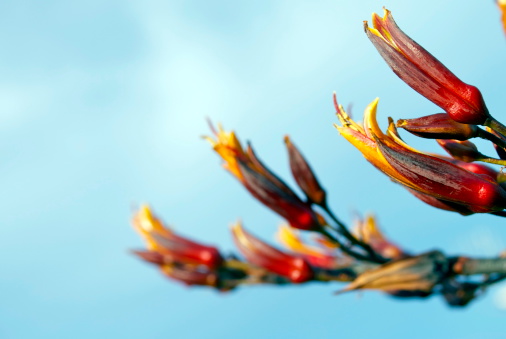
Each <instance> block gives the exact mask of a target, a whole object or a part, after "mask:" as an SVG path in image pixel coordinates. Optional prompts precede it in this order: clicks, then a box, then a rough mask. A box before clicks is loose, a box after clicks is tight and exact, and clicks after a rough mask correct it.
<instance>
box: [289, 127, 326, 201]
mask: <svg viewBox="0 0 506 339" xmlns="http://www.w3.org/2000/svg"><path fill="white" fill-rule="evenodd" d="M285 144H286V149H287V150H288V156H289V159H290V169H291V170H292V175H293V177H294V178H295V181H296V182H297V185H299V187H300V188H301V189H302V191H303V192H304V194H305V195H306V197H307V198H308V200H309V201H311V202H314V203H315V204H317V205H320V206H325V204H326V201H325V198H326V193H325V190H324V189H323V188H322V187H321V185H320V183H319V182H318V179H316V175H315V174H314V172H313V170H312V169H311V167H310V166H309V164H308V163H307V161H306V159H304V157H303V156H302V154H301V153H300V151H299V150H298V149H297V147H295V145H294V144H293V143H292V141H291V140H290V137H288V135H287V136H285Z"/></svg>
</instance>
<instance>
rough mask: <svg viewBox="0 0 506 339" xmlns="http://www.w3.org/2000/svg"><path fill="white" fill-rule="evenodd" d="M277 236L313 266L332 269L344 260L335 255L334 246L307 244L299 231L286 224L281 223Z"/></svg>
mask: <svg viewBox="0 0 506 339" xmlns="http://www.w3.org/2000/svg"><path fill="white" fill-rule="evenodd" d="M277 237H278V239H279V241H280V242H281V243H282V244H283V245H284V246H285V247H286V248H288V249H289V250H290V251H292V252H295V253H296V254H298V255H300V256H302V257H303V258H304V259H306V260H307V262H309V263H310V264H311V265H312V266H314V267H321V268H328V269H332V268H335V267H337V266H338V265H339V264H341V263H342V261H344V260H346V259H345V258H341V257H338V256H337V255H335V251H336V248H333V249H332V250H330V249H320V248H318V247H315V246H311V245H308V244H307V243H305V242H304V241H303V240H302V239H301V237H300V234H299V232H298V231H297V230H296V229H294V228H292V227H290V226H288V225H282V226H281V227H280V228H279V230H278V236H277ZM332 252H334V254H333V253H332Z"/></svg>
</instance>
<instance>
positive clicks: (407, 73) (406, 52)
mask: <svg viewBox="0 0 506 339" xmlns="http://www.w3.org/2000/svg"><path fill="white" fill-rule="evenodd" d="M372 22H373V26H374V28H370V27H369V26H368V25H367V22H365V24H364V28H365V32H366V34H367V36H368V37H369V39H370V40H371V42H372V43H373V44H374V46H375V47H376V49H377V50H378V52H379V53H380V54H381V56H382V57H383V59H385V61H386V63H387V64H388V65H389V66H390V68H391V69H392V70H393V71H394V73H395V74H396V75H397V76H398V77H399V78H401V80H403V81H404V82H405V83H406V84H408V85H409V86H410V87H411V88H413V89H414V90H415V91H417V92H418V93H420V94H421V95H423V96H424V97H426V98H427V99H429V100H430V101H432V102H433V103H434V104H436V105H438V106H439V107H441V108H442V109H444V110H445V112H446V113H447V114H448V115H449V116H450V118H452V119H453V120H455V121H457V122H460V123H464V124H474V125H483V124H484V123H485V121H486V120H487V119H488V118H489V117H490V114H489V112H488V109H487V107H486V106H485V102H484V101H483V97H482V95H481V93H480V91H479V90H478V89H477V88H476V87H474V86H471V85H468V84H466V83H464V82H462V81H461V80H460V79H459V78H457V77H456V76H455V75H454V74H453V73H452V72H450V70H449V69H448V68H446V67H445V66H444V65H443V64H442V63H441V62H440V61H439V60H437V59H436V58H435V57H433V56H432V55H431V54H430V53H429V52H427V51H426V50H425V49H424V48H423V47H422V46H420V45H419V44H417V43H416V42H415V41H413V40H412V39H411V38H410V37H409V36H407V35H406V34H405V33H404V32H403V31H401V29H400V28H399V27H398V26H397V25H396V23H395V21H394V19H393V17H392V15H391V14H390V11H388V10H386V9H385V16H384V17H383V18H380V17H379V16H378V15H377V14H373V17H372Z"/></svg>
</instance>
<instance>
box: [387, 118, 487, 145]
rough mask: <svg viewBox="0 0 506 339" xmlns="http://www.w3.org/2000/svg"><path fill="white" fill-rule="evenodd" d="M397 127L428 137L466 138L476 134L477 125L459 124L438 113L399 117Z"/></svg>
mask: <svg viewBox="0 0 506 339" xmlns="http://www.w3.org/2000/svg"><path fill="white" fill-rule="evenodd" d="M397 127H400V128H404V129H405V130H406V131H408V132H410V133H412V134H414V135H416V136H419V137H422V138H428V139H456V140H467V139H470V138H473V137H475V136H476V134H477V132H478V126H476V125H469V124H461V123H460V122H456V121H455V120H453V119H450V117H449V116H448V114H445V113H438V114H431V115H428V116H425V117H420V118H416V119H400V120H398V121H397Z"/></svg>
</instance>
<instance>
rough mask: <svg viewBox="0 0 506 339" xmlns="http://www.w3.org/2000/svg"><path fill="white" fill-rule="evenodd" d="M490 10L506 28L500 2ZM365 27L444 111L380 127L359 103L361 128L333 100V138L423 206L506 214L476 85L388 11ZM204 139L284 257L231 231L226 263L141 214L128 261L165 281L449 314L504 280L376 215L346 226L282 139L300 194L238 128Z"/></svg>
mask: <svg viewBox="0 0 506 339" xmlns="http://www.w3.org/2000/svg"><path fill="white" fill-rule="evenodd" d="M497 4H498V6H499V8H500V9H501V13H502V22H503V25H504V28H505V31H506V1H502V0H499V1H498V2H497ZM364 29H365V33H366V35H367V37H368V38H369V39H370V41H371V42H372V43H373V45H374V46H375V47H376V49H377V50H378V52H379V54H380V55H381V56H382V57H383V59H384V60H385V61H386V63H387V64H388V66H390V68H391V69H392V70H393V72H394V73H395V74H396V75H397V76H398V77H399V78H400V79H401V80H402V81H404V82H405V83H406V84H407V85H408V86H410V87H411V88H412V89H414V90H415V91H416V92H418V93H419V94H421V95H422V96H424V97H425V98H427V99H428V100H430V101H431V102H433V103H434V104H436V105H437V106H439V107H440V108H441V109H442V110H443V113H436V114H430V115H427V116H423V117H419V118H416V119H399V120H398V121H397V122H395V121H394V120H393V119H391V118H388V128H387V129H386V130H385V131H383V130H382V129H381V128H380V127H379V125H378V122H377V119H376V116H377V108H378V102H379V99H375V100H373V101H372V102H371V103H370V104H369V105H368V106H367V108H366V109H365V112H364V118H363V121H362V122H361V123H360V122H357V121H355V120H353V119H352V118H351V116H350V115H349V114H348V113H347V112H346V111H345V110H344V108H343V106H342V105H340V104H339V103H338V102H337V97H336V95H335V94H334V106H335V110H336V115H337V119H338V121H339V123H338V124H336V125H335V127H336V128H337V130H338V131H339V133H340V134H341V135H342V136H343V137H344V138H345V139H346V140H347V141H348V142H349V143H351V144H352V145H353V146H354V147H355V148H357V149H358V151H360V152H361V153H362V155H363V156H364V157H365V159H366V160H367V161H368V162H370V163H371V164H372V165H373V166H374V167H375V168H377V169H378V170H380V171H381V172H382V173H384V174H386V175H387V176H388V177H389V178H390V179H391V180H392V181H394V182H395V183H398V184H400V185H402V186H403V187H405V188H406V189H407V190H408V191H409V192H410V193H411V194H413V195H414V196H415V197H417V198H418V199H420V200H421V201H423V202H424V203H426V204H429V205H431V206H433V207H436V208H439V209H443V210H446V211H451V212H457V213H460V214H462V215H471V214H474V213H487V214H493V215H496V216H501V217H504V216H506V211H505V209H506V183H505V182H506V179H505V175H504V174H503V173H502V172H501V171H498V170H497V169H495V168H493V167H490V166H489V165H485V164H483V162H485V163H491V164H496V165H503V166H506V126H504V125H503V124H501V123H500V122H499V121H497V120H496V119H495V118H494V117H493V116H492V114H491V113H490V111H489V110H488V108H487V106H486V105H485V101H484V99H483V96H482V94H481V92H480V91H479V90H478V88H476V87H475V86H472V85H469V84H467V83H465V82H463V81H462V80H460V79H459V78H458V77H457V76H456V75H454V74H453V73H452V72H451V71H450V70H449V69H448V68H447V67H446V66H444V65H443V64H442V63H441V62H440V61H438V60H437V59H436V58H435V57H434V56H433V55H432V54H430V53H429V52H428V51H427V50H425V49H424V48H423V47H422V46H420V45H419V44H418V43H416V42H415V41H414V40H413V39H411V38H410V37H409V36H408V35H406V34H405V33H404V32H403V31H402V30H401V29H400V28H399V27H398V26H397V24H396V23H395V21H394V19H393V17H392V14H391V13H390V11H388V10H386V9H385V10H384V16H383V17H380V16H379V15H377V14H373V17H372V27H370V26H369V25H368V23H367V22H365V23H364ZM401 129H402V130H405V131H407V132H409V133H412V134H413V135H415V136H417V137H421V138H426V139H435V140H436V141H437V143H438V144H439V145H440V146H441V147H442V148H443V149H444V150H445V151H446V152H447V153H448V154H449V156H446V155H438V154H431V153H425V152H422V151H419V150H417V149H414V148H413V147H411V146H409V145H408V144H407V143H406V142H404V141H403V139H402V138H401V136H400V133H399V130H400V131H402V130H401ZM211 131H212V135H211V136H209V137H206V139H207V141H209V143H210V144H211V146H212V149H213V150H214V151H215V152H216V153H217V154H218V155H219V156H220V157H221V159H222V160H223V167H224V168H225V169H226V170H228V171H229V172H230V173H231V174H232V175H233V177H235V178H236V179H237V180H238V182H239V183H240V185H242V186H243V187H244V188H245V189H246V190H247V191H248V192H249V193H250V194H251V195H252V196H253V197H254V198H255V199H256V200H258V201H259V202H260V203H261V204H263V205H264V206H266V207H267V208H269V209H270V210H272V211H273V212H275V213H276V214H278V215H279V216H281V217H282V218H283V219H284V220H285V221H286V223H284V224H283V225H282V226H281V227H280V228H279V232H278V240H279V242H280V243H281V244H282V245H283V246H284V247H285V249H283V250H282V249H280V248H277V247H274V246H273V245H271V244H268V243H267V242H265V241H263V240H261V239H260V238H258V237H256V236H255V235H253V234H252V233H250V232H249V231H247V230H246V229H245V228H244V227H243V226H242V224H241V223H236V224H235V225H234V226H232V236H233V240H234V242H235V245H236V247H237V248H238V250H239V252H240V254H241V255H236V254H230V255H224V254H223V253H222V252H220V251H219V250H218V249H217V248H215V247H213V246H209V245H204V244H200V243H197V242H195V241H193V240H190V239H188V238H186V237H183V236H181V235H178V234H176V233H175V232H174V231H173V230H171V229H169V228H168V227H166V226H164V225H163V224H162V222H161V221H160V220H159V219H157V218H156V217H155V216H154V215H153V214H152V212H151V210H150V209H149V208H148V207H147V206H143V207H141V208H140V210H139V211H138V212H137V213H136V214H135V215H134V217H133V225H134V227H135V229H136V230H137V231H138V232H139V233H140V234H141V236H142V237H143V238H144V239H145V241H146V247H147V249H146V250H142V251H134V253H135V254H136V255H138V256H139V257H140V258H141V259H143V260H144V261H147V262H150V263H152V264H155V265H156V266H157V267H159V268H160V269H161V271H162V272H163V273H164V274H165V275H167V276H168V277H169V278H171V279H174V280H176V281H179V282H182V283H184V284H187V285H201V286H207V287H211V288H214V289H217V290H220V291H226V290H231V289H234V288H236V287H238V286H240V285H248V284H275V285H286V284H302V283H307V282H326V283H328V282H335V281H340V282H349V284H348V285H347V286H346V287H344V289H342V290H340V291H339V292H338V293H342V292H346V291H352V290H357V289H376V290H381V291H383V292H385V293H387V294H388V295H391V296H395V297H401V298H407V297H428V296H431V295H435V294H439V295H441V296H443V298H444V300H445V301H446V302H447V303H448V304H449V305H452V306H465V305H467V304H468V303H469V302H470V301H472V300H473V299H475V297H476V296H478V295H480V294H481V293H482V292H483V291H484V290H485V288H486V287H488V286H489V285H492V284H494V283H496V282H499V281H501V280H503V279H506V269H505V267H506V258H502V257H501V258H499V257H498V258H491V259H472V258H466V257H458V256H457V257H451V256H446V255H445V254H444V253H443V252H441V251H430V252H426V253H421V254H412V253H410V252H409V251H406V250H405V249H403V248H402V247H401V246H399V245H397V244H395V243H394V242H393V241H391V240H390V239H389V238H387V237H386V236H385V235H384V234H383V232H382V231H381V230H380V228H379V226H378V223H377V220H376V219H375V218H374V217H373V216H367V217H365V218H364V219H358V220H357V221H356V223H355V227H354V228H353V230H351V229H349V228H348V227H347V226H346V225H345V224H344V223H343V222H342V221H341V220H340V219H338V218H337V217H336V215H335V214H334V213H333V211H332V209H331V208H330V206H329V205H328V203H327V191H326V190H325V189H324V188H323V186H322V185H321V183H320V181H319V180H318V179H317V177H316V174H315V172H314V171H313V169H312V167H311V166H310V165H309V163H308V161H307V160H306V158H305V157H304V156H303V155H302V153H301V152H300V150H299V149H298V148H297V147H296V146H295V144H294V143H293V142H292V140H291V139H290V138H289V137H288V136H286V137H285V138H284V141H285V146H286V149H287V153H288V163H289V166H290V169H291V173H292V175H293V178H294V179H295V182H296V183H297V185H298V187H299V188H300V190H301V191H302V192H303V196H301V195H298V194H297V193H295V191H294V190H293V189H292V188H291V187H290V186H289V185H287V184H286V183H285V181H284V180H283V179H281V178H280V177H279V176H277V175H276V174H275V173H274V172H272V171H271V170H270V169H269V168H268V167H267V166H266V165H265V164H264V163H263V162H262V161H261V160H260V159H259V158H258V156H257V155H256V153H255V152H254V150H253V148H252V146H251V144H249V143H248V144H247V147H244V146H243V144H241V142H240V141H239V138H238V137H237V135H236V134H235V132H233V131H230V132H227V131H225V130H224V129H223V128H222V127H221V126H220V125H218V127H217V128H214V127H213V126H212V125H211ZM472 138H481V139H485V140H487V141H489V142H491V143H492V145H493V146H494V147H495V149H496V151H497V157H492V156H488V155H485V154H483V153H482V152H480V151H479V149H478V147H477V146H476V145H475V144H474V143H473V142H471V141H470V139H472ZM468 276H475V277H473V279H472V280H471V279H468V278H467V277H468ZM476 276H478V278H477V277H476Z"/></svg>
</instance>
